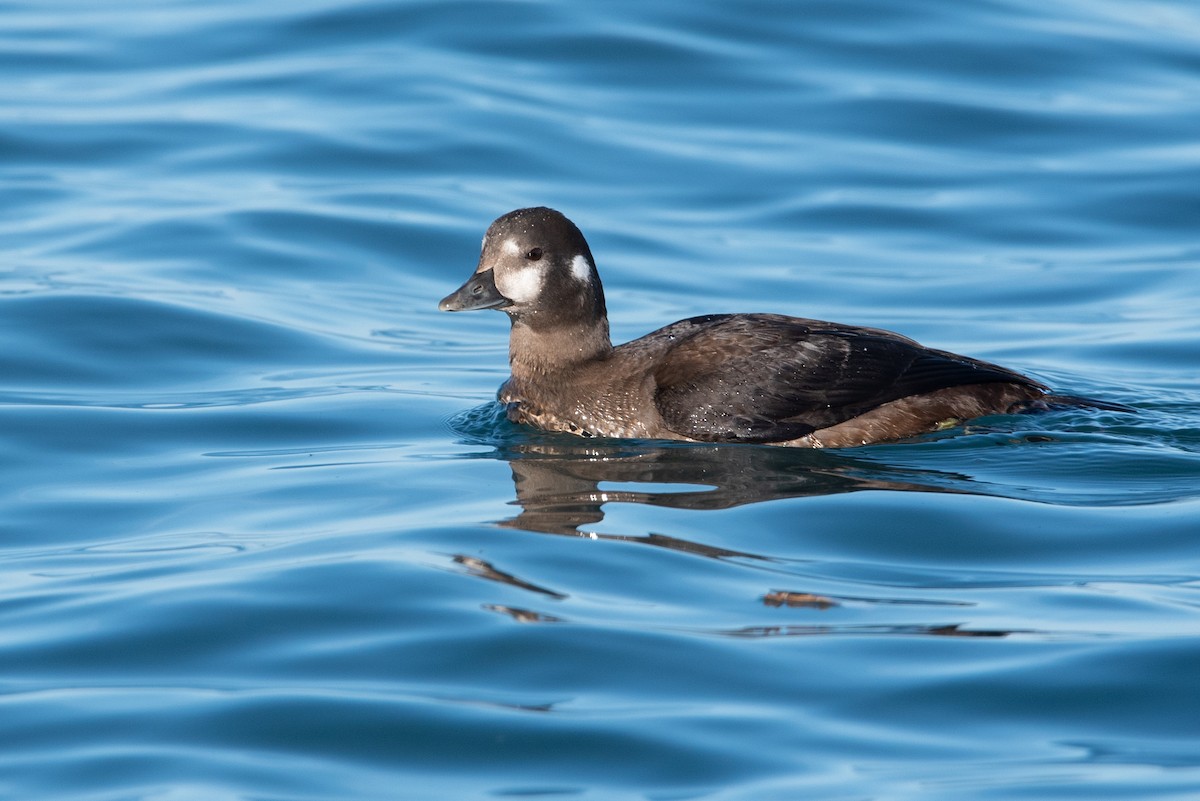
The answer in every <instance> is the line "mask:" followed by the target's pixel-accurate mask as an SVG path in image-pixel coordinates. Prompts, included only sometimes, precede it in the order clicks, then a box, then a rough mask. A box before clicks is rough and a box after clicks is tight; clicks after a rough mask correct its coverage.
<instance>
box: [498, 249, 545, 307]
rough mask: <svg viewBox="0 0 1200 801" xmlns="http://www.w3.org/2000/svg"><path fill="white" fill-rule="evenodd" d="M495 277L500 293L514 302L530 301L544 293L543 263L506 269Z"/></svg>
mask: <svg viewBox="0 0 1200 801" xmlns="http://www.w3.org/2000/svg"><path fill="white" fill-rule="evenodd" d="M507 248H508V246H507V244H506V245H505V249H507ZM495 278H496V288H497V289H499V290H500V294H502V295H504V297H506V298H508V299H509V300H511V301H512V302H513V303H530V302H532V301H533V300H534V299H536V298H537V296H538V295H540V294H541V293H542V284H543V283H544V280H543V276H542V268H541V265H537V266H534V265H530V266H528V267H521V268H518V269H515V270H505V271H503V272H498V273H496V275H495Z"/></svg>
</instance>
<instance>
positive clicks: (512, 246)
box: [504, 239, 521, 256]
mask: <svg viewBox="0 0 1200 801" xmlns="http://www.w3.org/2000/svg"><path fill="white" fill-rule="evenodd" d="M504 252H505V253H507V254H508V255H510V256H517V255H520V253H521V246H520V245H518V244H517V240H515V239H505V240H504Z"/></svg>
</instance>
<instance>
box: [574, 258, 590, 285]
mask: <svg viewBox="0 0 1200 801" xmlns="http://www.w3.org/2000/svg"><path fill="white" fill-rule="evenodd" d="M571 275H573V276H575V280H576V281H579V282H580V283H582V284H590V283H591V282H592V265H591V263H590V262H589V261H588V260H587V256H585V255H583V254H582V253H580V254H579V255H578V256H576V257H575V258H573V259H571Z"/></svg>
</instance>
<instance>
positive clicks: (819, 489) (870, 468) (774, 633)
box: [454, 438, 1011, 638]
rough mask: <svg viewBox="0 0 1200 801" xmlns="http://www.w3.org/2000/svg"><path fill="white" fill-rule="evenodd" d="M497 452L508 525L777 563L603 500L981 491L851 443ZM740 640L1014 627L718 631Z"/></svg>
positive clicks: (475, 564) (728, 503) (466, 561)
mask: <svg viewBox="0 0 1200 801" xmlns="http://www.w3.org/2000/svg"><path fill="white" fill-rule="evenodd" d="M493 455H494V456H497V457H499V458H501V459H503V460H505V461H507V462H508V464H509V466H510V468H511V469H512V476H513V483H514V485H515V489H516V500H515V501H514V504H515V505H516V506H517V507H519V508H520V513H519V514H517V515H516V516H514V517H511V518H508V519H506V520H502V521H499V523H498V524H499V525H500V526H503V527H506V528H515V529H522V530H526V531H533V532H539V533H546V534H558V535H568V536H585V537H589V538H594V539H605V540H621V541H628V542H637V543H641V544H645V545H653V546H656V547H661V548H668V549H671V550H673V551H678V552H684V553H689V554H695V555H699V556H704V557H708V558H714V559H735V560H738V561H742V562H748V561H752V562H753V563H756V564H776V563H777V562H778V559H776V558H774V557H771V556H766V555H762V554H755V553H750V552H746V551H736V550H731V549H727V548H720V547H715V546H712V545H705V544H702V543H698V542H693V541H691V540H686V539H681V538H677V537H668V536H665V535H661V534H654V533H648V534H615V533H607V534H606V533H601V532H599V531H597V530H596V527H597V524H599V523H601V522H602V521H603V519H604V512H605V506H606V505H608V504H616V503H634V504H647V505H650V506H660V507H668V508H673V509H697V510H703V509H727V508H730V507H734V506H739V505H742V504H748V503H757V502H760V501H770V500H777V499H784V498H799V497H807V496H820V495H831V494H837V493H845V492H855V491H858V490H893V491H904V492H939V493H956V494H983V493H985V492H986V488H985V487H982V486H980V485H979V484H977V483H975V482H974V481H973V480H972V479H971V478H969V477H967V476H964V475H960V474H955V473H949V472H943V471H932V470H922V469H913V468H898V467H891V466H888V465H885V464H880V463H879V462H875V461H869V460H867V459H863V458H861V457H855V456H853V455H848V454H846V453H845V452H822V451H800V450H793V449H784V448H771V447H756V446H728V445H722V446H703V445H692V444H686V445H679V444H658V443H636V442H630V443H626V442H612V443H609V442H587V441H583V442H575V441H561V440H559V439H558V438H548V439H547V440H539V441H535V442H530V441H522V442H518V443H508V444H505V445H503V446H501V447H499V448H498V449H497V451H496V452H495V454H493ZM454 559H455V562H457V563H458V564H459V565H460V566H461V567H462V568H464V569H465V570H466V571H467V572H469V573H470V574H471V575H474V576H477V577H479V578H483V579H486V580H488V581H495V582H498V583H501V584H507V585H510V586H513V587H517V588H519V589H522V590H525V591H527V592H529V593H532V594H533V595H534V596H538V597H541V598H543V599H554V600H563V599H565V598H567V597H568V593H566V592H565V591H562V590H561V588H560V589H551V588H550V587H546V586H543V585H540V584H535V583H533V582H531V581H528V580H526V579H523V578H520V577H518V576H517V575H515V574H514V573H511V572H509V571H507V570H504V569H501V568H499V567H497V566H496V565H494V564H492V563H491V562H488V561H485V560H483V559H479V558H477V557H470V556H465V555H457V556H455V557H454ZM758 603H760V604H761V605H763V606H766V607H790V608H808V609H810V610H813V611H816V612H821V611H825V610H828V609H832V608H835V607H841V606H844V605H850V606H852V607H861V606H863V605H874V604H909V605H933V606H939V607H941V606H958V605H966V604H959V603H956V602H947V601H945V600H936V601H932V600H919V599H912V598H911V597H910V598H903V599H881V598H861V597H850V596H836V597H835V596H827V595H821V594H816V593H811V592H808V591H806V590H804V589H803V588H795V589H772V590H770V591H767V592H766V593H765V594H764V595H761V596H759V598H758ZM484 608H485V609H487V610H488V611H491V612H495V613H497V614H502V615H506V616H508V617H511V618H512V619H513V620H515V621H518V622H521V623H559V622H563V620H564V619H563V618H562V617H559V616H557V615H552V614H547V613H546V612H542V611H537V610H534V609H529V608H524V607H516V606H509V605H501V604H487V605H485V607H484ZM708 633H710V634H717V635H723V636H728V637H734V638H760V637H778V636H788V637H794V636H812V635H831V634H860V635H861V634H876V633H889V634H906V635H920V636H943V637H1003V636H1006V635H1007V634H1010V633H1011V632H1009V631H1005V630H992V629H985V630H978V629H974V628H962V627H961V624H958V623H945V622H938V623H933V624H927V625H923V624H915V625H914V624H902V625H864V624H842V625H836V624H835V625H765V626H764V625H748V626H745V627H738V628H729V629H719V630H718V629H714V630H711V631H709V632H708Z"/></svg>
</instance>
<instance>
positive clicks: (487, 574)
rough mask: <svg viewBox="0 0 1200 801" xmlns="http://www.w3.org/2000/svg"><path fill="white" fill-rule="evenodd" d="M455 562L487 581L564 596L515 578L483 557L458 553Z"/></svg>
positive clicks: (551, 595) (542, 593)
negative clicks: (478, 557)
mask: <svg viewBox="0 0 1200 801" xmlns="http://www.w3.org/2000/svg"><path fill="white" fill-rule="evenodd" d="M454 561H455V563H457V564H460V565H462V566H463V567H465V568H466V569H467V571H468V572H469V573H470V574H471V575H473V576H479V577H480V578H485V579H488V580H489V581H498V582H500V583H501V584H508V585H509V586H512V587H519V588H520V589H522V590H529V591H530V592H536V593H540V594H541V595H549V596H550V597H551V598H566V597H567V596H565V595H563V594H562V593H561V592H555V591H554V590H550V589H547V588H545V587H539V586H538V585H536V584H533V583H531V582H528V581H525V580H524V579H521V578H517V577H516V576H514V575H513V574H512V573H505V572H504V571H503V570H499V569H497V568H496V567H495V566H494V565H493V564H492V563H491V562H486V561H484V560H483V559H477V558H475V557H474V556H464V555H463V554H458V555H457V556H455V557H454Z"/></svg>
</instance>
